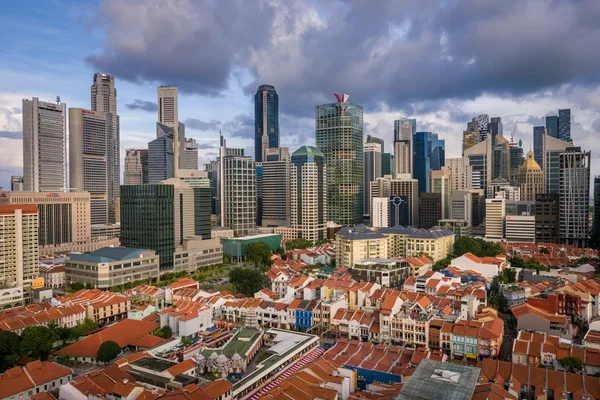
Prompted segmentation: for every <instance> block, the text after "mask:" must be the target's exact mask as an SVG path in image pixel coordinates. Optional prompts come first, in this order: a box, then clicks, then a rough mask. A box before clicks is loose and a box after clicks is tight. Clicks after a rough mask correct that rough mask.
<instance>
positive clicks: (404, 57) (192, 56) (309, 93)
mask: <svg viewBox="0 0 600 400" xmlns="http://www.w3.org/2000/svg"><path fill="white" fill-rule="evenodd" d="M152 4H153V5H152V6H147V3H146V2H145V1H142V0H131V1H128V2H122V1H117V0H106V1H104V2H103V3H102V6H101V11H102V15H103V17H104V18H105V20H106V21H107V35H106V37H107V39H106V43H105V50H104V51H102V52H100V53H99V54H94V55H90V56H89V57H88V59H87V60H88V62H89V63H90V64H91V65H93V66H94V67H95V68H97V69H102V70H106V71H107V72H109V73H113V74H115V75H117V76H118V77H120V78H124V79H128V80H130V81H133V82H142V81H150V82H159V83H172V84H177V85H179V87H180V89H181V90H182V91H187V92H193V93H198V94H203V95H213V96H214V95H220V94H221V93H222V91H223V90H224V89H225V88H226V87H227V81H228V79H230V77H232V76H233V75H232V74H234V75H235V73H234V72H235V71H236V70H239V69H242V70H246V71H248V72H249V73H250V75H251V76H252V77H253V78H254V81H253V82H252V83H250V84H249V85H247V86H246V88H245V92H246V93H247V94H251V93H253V92H254V91H255V90H256V87H257V85H258V84H261V83H270V84H273V85H275V86H276V88H277V90H278V92H279V94H280V98H281V99H282V105H283V104H284V103H285V107H283V106H282V109H281V113H282V114H283V113H287V114H292V115H302V116H309V115H311V114H313V113H314V105H315V104H319V103H322V102H332V101H333V100H334V99H333V95H332V93H339V92H345V93H349V94H351V100H354V101H356V102H358V103H360V104H363V105H365V106H366V107H367V108H375V107H377V106H378V105H379V104H380V102H384V103H386V104H387V105H389V106H390V107H392V108H394V109H400V108H403V107H412V106H411V105H410V104H412V103H419V102H421V103H422V106H423V107H425V108H426V107H427V102H436V101H439V100H443V99H470V98H474V97H476V96H478V95H481V94H497V95H513V96H514V95H523V94H528V93H535V92H538V91H540V90H543V89H555V88H558V87H559V86H561V85H565V84H571V85H583V84H590V83H592V84H597V83H598V82H600V74H598V72H597V66H598V65H600V52H598V51H595V49H596V48H597V43H598V42H599V41H600V24H598V23H597V21H598V20H600V2H598V1H597V0H580V1H576V2H566V1H565V2H556V1H553V0H539V1H531V2H522V1H517V0H505V1H502V2H493V1H481V0H457V1H450V2H449V1H434V0H423V1H415V0H412V1H411V0H395V1H382V2H372V1H347V2H316V3H314V2H310V1H308V0H306V1H300V0H299V1H295V2H282V3H281V4H279V5H277V6H273V7H271V6H268V5H265V4H264V2H259V1H258V0H252V1H244V0H225V1H217V2H212V1H208V0H207V1H198V2H186V3H181V4H180V5H179V6H178V7H175V6H168V5H166V3H165V4H163V3H159V4H160V5H159V4H155V3H152ZM141 9H143V10H144V12H143V13H140V10H141ZM283 99H286V100H285V102H284V101H283ZM457 117H458V116H457ZM460 117H462V116H460Z"/></svg>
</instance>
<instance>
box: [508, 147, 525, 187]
mask: <svg viewBox="0 0 600 400" xmlns="http://www.w3.org/2000/svg"><path fill="white" fill-rule="evenodd" d="M524 162H525V157H523V148H522V147H521V146H520V145H519V144H516V143H514V142H512V141H511V142H510V179H509V182H510V184H511V185H513V186H516V185H517V181H518V176H519V172H520V170H521V165H523V163H524Z"/></svg>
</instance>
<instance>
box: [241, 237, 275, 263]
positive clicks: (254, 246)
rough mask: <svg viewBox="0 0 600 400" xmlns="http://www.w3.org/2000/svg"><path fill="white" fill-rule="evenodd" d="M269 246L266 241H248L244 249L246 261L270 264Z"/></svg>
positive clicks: (270, 252) (270, 253)
mask: <svg viewBox="0 0 600 400" xmlns="http://www.w3.org/2000/svg"><path fill="white" fill-rule="evenodd" d="M272 254H273V253H272V251H271V246H269V245H268V244H267V243H266V242H255V243H250V244H248V245H247V246H246V248H245V249H244V257H245V258H246V261H249V262H251V263H254V264H256V266H259V267H260V266H268V265H271V263H272V262H271V255H272Z"/></svg>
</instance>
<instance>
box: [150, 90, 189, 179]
mask: <svg viewBox="0 0 600 400" xmlns="http://www.w3.org/2000/svg"><path fill="white" fill-rule="evenodd" d="M160 125H163V127H162V128H160V130H162V131H166V130H167V129H166V128H165V127H168V128H170V129H171V131H172V139H173V143H172V146H173V148H172V150H171V153H172V155H173V175H172V176H178V173H179V169H181V165H182V159H183V154H184V148H185V132H184V131H183V132H180V130H183V129H182V128H184V127H183V126H182V125H183V124H181V123H179V88H178V87H177V86H159V87H158V124H156V130H157V131H156V137H157V138H158V137H159V127H160Z"/></svg>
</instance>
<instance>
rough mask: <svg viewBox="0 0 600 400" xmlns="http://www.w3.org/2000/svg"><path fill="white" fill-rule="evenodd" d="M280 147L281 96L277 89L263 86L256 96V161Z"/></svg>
mask: <svg viewBox="0 0 600 400" xmlns="http://www.w3.org/2000/svg"><path fill="white" fill-rule="evenodd" d="M278 147H279V96H278V95H277V91H275V87H274V86H271V85H261V86H259V87H258V90H257V91H256V94H255V95H254V160H255V161H256V162H262V161H263V152H264V150H266V149H273V148H278Z"/></svg>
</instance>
